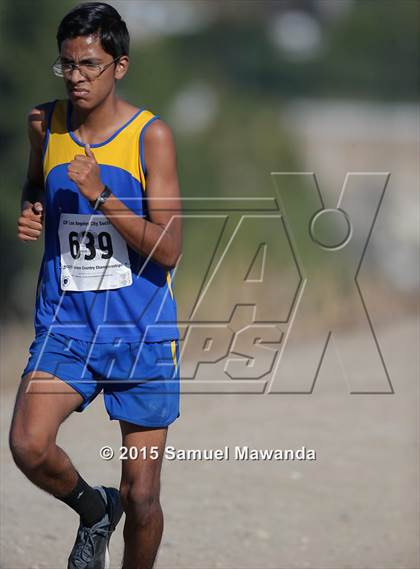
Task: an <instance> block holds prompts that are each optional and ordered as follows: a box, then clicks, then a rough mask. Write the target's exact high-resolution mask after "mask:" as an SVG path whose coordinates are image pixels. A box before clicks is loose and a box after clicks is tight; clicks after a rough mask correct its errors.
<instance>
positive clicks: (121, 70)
mask: <svg viewBox="0 0 420 569" xmlns="http://www.w3.org/2000/svg"><path fill="white" fill-rule="evenodd" d="M128 64H129V61H128V57H127V56H126V55H122V56H121V57H120V59H119V60H118V61H117V64H116V65H115V72H114V77H115V79H122V78H123V77H124V75H125V74H126V73H127V71H128Z"/></svg>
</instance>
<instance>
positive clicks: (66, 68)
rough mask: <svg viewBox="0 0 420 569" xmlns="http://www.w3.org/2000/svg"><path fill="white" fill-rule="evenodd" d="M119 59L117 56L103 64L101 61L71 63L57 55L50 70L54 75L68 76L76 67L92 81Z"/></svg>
mask: <svg viewBox="0 0 420 569" xmlns="http://www.w3.org/2000/svg"><path fill="white" fill-rule="evenodd" d="M119 59H120V58H119V57H116V58H115V59H113V60H112V61H111V62H110V63H107V64H106V65H104V64H101V63H73V62H71V61H61V58H60V57H58V58H57V60H56V61H55V62H54V63H53V65H52V70H53V73H54V75H55V76H56V77H70V75H71V74H72V73H73V71H74V70H75V69H78V70H79V73H80V75H82V76H83V77H84V78H85V79H88V80H89V81H93V80H94V79H97V78H98V77H99V76H100V75H102V73H103V72H104V71H105V70H106V69H108V67H110V66H111V65H112V64H113V63H115V62H116V61H118V60H119Z"/></svg>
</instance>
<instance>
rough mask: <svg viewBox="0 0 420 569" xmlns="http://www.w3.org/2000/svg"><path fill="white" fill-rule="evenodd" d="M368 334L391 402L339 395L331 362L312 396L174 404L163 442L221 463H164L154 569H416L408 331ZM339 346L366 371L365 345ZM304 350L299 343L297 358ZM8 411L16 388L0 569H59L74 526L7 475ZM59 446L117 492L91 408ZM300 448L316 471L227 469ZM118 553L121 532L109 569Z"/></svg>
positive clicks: (113, 431)
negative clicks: (212, 453)
mask: <svg viewBox="0 0 420 569" xmlns="http://www.w3.org/2000/svg"><path fill="white" fill-rule="evenodd" d="M377 337H378V340H379V343H380V346H381V349H382V352H383V354H384V358H385V361H386V365H387V368H388V371H389V375H390V377H391V379H392V383H393V386H394V390H395V394H394V395H349V393H348V389H347V387H346V385H345V382H343V380H342V377H341V372H340V369H339V365H338V362H337V360H336V359H335V358H334V356H333V353H332V352H328V353H327V358H326V361H325V363H324V365H323V367H322V369H321V372H320V376H319V379H318V382H317V385H316V388H315V390H314V393H313V394H312V395H269V396H267V395H255V394H254V395H252V394H251V395H243V394H241V395H232V394H231V395H197V394H194V395H191V394H186V395H184V397H183V400H182V409H181V418H180V419H179V420H178V421H177V422H176V423H175V424H174V425H173V426H172V427H171V428H170V431H169V438H168V445H173V446H174V447H176V448H178V449H217V448H224V447H225V446H226V445H227V446H228V447H229V450H230V457H229V459H225V460H219V461H217V460H213V461H210V460H203V461H193V460H189V461H188V460H185V461H182V460H174V461H170V460H168V459H166V460H165V461H164V465H163V484H162V504H163V508H164V512H165V516H166V517H165V531H164V536H163V540H162V545H161V548H160V551H159V555H158V561H157V564H156V567H157V569H176V568H179V569H181V568H182V569H207V568H223V569H251V568H253V569H254V568H255V569H280V568H282V569H283V568H284V569H286V568H287V569H292V568H296V569H303V568H308V569H315V568H317V569H320V568H322V569H345V568H346V569H362V568H363V569H415V568H418V567H419V557H418V556H419V476H418V474H419V472H418V450H419V445H418V443H419V440H418V432H419V431H418V427H419V422H418V403H419V390H418V372H419V369H418V358H417V356H416V353H417V346H418V341H419V333H418V326H417V325H416V322H415V321H414V320H406V321H404V322H402V323H395V325H394V326H393V327H392V328H387V329H381V330H377ZM346 341H347V343H348V346H350V347H351V349H352V350H354V354H355V358H359V361H360V363H361V364H362V366H363V353H364V352H363V350H364V346H365V341H366V338H365V336H364V335H363V334H361V333H358V334H357V335H354V334H349V335H348V337H347V340H346ZM25 349H26V346H25ZM313 349H314V346H312V345H309V344H305V345H302V347H301V358H304V357H309V355H310V353H311V350H313ZM19 371H20V370H18V369H16V381H18V379H17V378H18V377H19ZM364 371H365V372H366V374H367V375H369V371H370V370H369V369H365V370H364ZM209 373H210V374H211V373H214V369H213V370H211V369H210V370H209ZM209 377H210V376H209ZM13 401H14V389H13V388H10V386H3V392H2V399H1V411H2V412H1V431H2V440H1V443H2V447H1V488H0V490H1V506H2V509H1V561H0V566H1V568H2V569H36V568H37V569H38V568H39V569H41V568H42V569H46V568H48V569H64V568H65V567H66V559H67V555H68V552H69V550H70V548H71V546H72V544H73V541H74V537H75V531H76V527H77V519H76V515H75V514H74V513H73V512H72V511H71V510H70V509H68V508H67V507H66V506H65V505H64V504H62V503H61V502H58V501H56V500H54V499H53V498H51V497H50V496H48V495H47V494H46V493H44V492H42V491H40V490H38V489H37V488H35V487H34V486H32V485H31V483H30V482H29V481H27V480H26V478H25V477H24V476H23V475H22V474H21V473H20V472H19V471H18V470H17V468H16V467H15V465H14V463H13V461H12V459H11V456H10V452H9V450H8V445H7V430H8V425H9V422H10V415H11V411H12V405H13ZM59 444H60V445H61V446H63V448H64V449H65V450H66V451H67V452H68V453H69V455H70V456H71V457H72V459H73V461H74V463H75V465H76V466H77V467H78V468H79V469H80V471H81V473H82V474H83V475H84V477H85V478H86V479H87V480H88V481H89V482H90V483H92V484H97V483H103V484H113V485H117V484H118V482H119V472H120V471H119V468H120V465H119V460H118V459H113V460H110V461H108V462H106V461H104V460H103V459H101V458H100V457H99V449H100V447H102V446H103V445H105V444H107V445H110V446H111V447H113V448H114V449H115V450H117V449H118V448H119V445H120V438H119V428H118V423H117V422H111V421H109V419H108V416H107V415H106V413H105V411H104V408H103V403H102V398H101V397H98V398H97V399H96V401H95V402H94V403H93V404H92V406H91V407H90V408H88V410H86V411H85V412H84V413H82V414H79V413H78V414H76V413H74V414H73V415H72V416H71V417H70V418H69V419H68V421H66V422H65V424H64V425H63V427H62V429H61V431H60V434H59ZM302 445H304V446H305V447H306V448H308V449H309V448H312V449H315V450H316V460H315V461H297V460H295V461H280V460H277V461H276V460H271V461H251V460H249V461H245V460H235V459H234V448H235V446H248V447H250V448H256V449H271V448H280V449H296V448H300V447H302ZM122 546H123V542H122V525H121V524H120V526H119V528H118V531H117V532H116V533H115V534H114V537H113V538H112V542H111V567H112V569H117V568H119V567H120V560H121V555H122Z"/></svg>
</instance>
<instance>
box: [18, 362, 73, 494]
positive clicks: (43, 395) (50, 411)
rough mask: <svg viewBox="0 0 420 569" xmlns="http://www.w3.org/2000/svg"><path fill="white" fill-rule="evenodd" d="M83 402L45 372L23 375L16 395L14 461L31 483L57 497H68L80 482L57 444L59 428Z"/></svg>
mask: <svg viewBox="0 0 420 569" xmlns="http://www.w3.org/2000/svg"><path fill="white" fill-rule="evenodd" d="M36 379H43V380H48V383H45V382H42V383H37V382H36V381H32V380H36ZM82 401H83V398H82V396H81V395H80V394H79V393H78V392H77V391H75V390H74V389H73V388H72V387H71V386H69V385H68V384H66V383H65V382H64V381H61V380H60V379H58V378H56V377H54V376H52V375H51V374H47V373H45V372H31V373H28V374H27V375H26V376H24V377H23V378H22V379H21V384H20V386H19V389H18V392H17V395H16V401H15V407H14V411H13V418H12V422H11V426H10V433H9V444H10V450H11V452H12V456H13V459H14V461H15V463H16V465H17V466H18V467H19V469H20V470H21V471H22V472H23V473H24V474H25V475H26V476H27V478H29V480H31V482H33V483H34V484H36V486H38V487H39V488H41V489H42V490H45V491H46V492H48V493H50V494H53V495H54V496H65V495H67V494H68V493H69V492H70V491H71V490H72V488H73V487H74V486H75V484H76V481H77V476H78V474H77V471H76V469H75V467H74V466H73V464H72V462H71V460H70V458H69V457H68V456H67V454H66V453H65V452H64V450H63V449H62V448H60V447H59V446H57V445H56V442H55V441H56V436H57V432H58V429H59V427H60V425H61V424H62V423H63V422H64V421H65V419H66V418H67V417H68V416H69V415H70V414H71V413H72V411H74V410H75V409H77V407H78V406H79V405H80V404H81V403H82Z"/></svg>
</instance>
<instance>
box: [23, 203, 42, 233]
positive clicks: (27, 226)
mask: <svg viewBox="0 0 420 569" xmlns="http://www.w3.org/2000/svg"><path fill="white" fill-rule="evenodd" d="M43 220H44V207H43V205H42V203H41V202H35V203H31V202H27V201H25V202H23V204H22V212H21V214H20V217H19V219H18V237H19V239H20V240H21V241H36V240H37V239H38V237H39V236H40V235H41V233H42V225H43Z"/></svg>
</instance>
